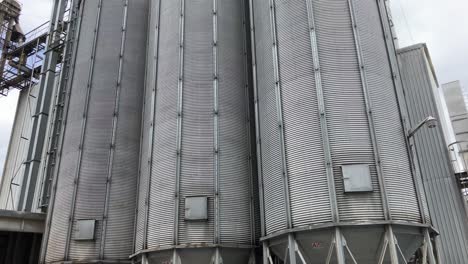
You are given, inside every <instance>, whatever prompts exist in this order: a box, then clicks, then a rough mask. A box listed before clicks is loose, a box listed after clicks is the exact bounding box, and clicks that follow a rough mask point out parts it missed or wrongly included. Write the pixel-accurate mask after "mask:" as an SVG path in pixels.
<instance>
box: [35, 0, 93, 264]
mask: <svg viewBox="0 0 468 264" xmlns="http://www.w3.org/2000/svg"><path fill="white" fill-rule="evenodd" d="M73 3H74V4H73V5H72V8H75V9H76V10H75V11H76V12H80V14H79V15H78V17H77V22H76V23H77V25H76V30H77V32H76V36H72V37H76V43H75V45H74V46H73V53H72V54H73V55H72V57H73V58H72V61H73V64H72V67H71V69H70V73H71V72H74V69H75V63H76V54H77V50H78V43H79V39H80V38H79V35H80V32H81V18H82V17H83V12H84V5H85V3H84V2H83V4H82V5H81V6H80V4H79V3H77V2H75V1H73ZM75 4H76V6H75ZM80 7H81V11H79V10H78V9H79V8H80ZM72 14H73V13H72ZM73 79H74V75H71V79H69V80H67V83H66V86H67V88H66V91H68V92H67V93H66V95H65V99H64V100H65V103H64V113H63V118H64V120H63V121H62V123H61V126H62V129H61V131H62V133H61V134H60V136H59V139H58V145H57V146H58V147H57V151H58V152H57V154H56V155H57V157H56V159H57V164H56V165H55V168H54V170H53V172H52V177H53V178H52V183H51V184H52V186H51V192H50V195H51V196H50V201H49V205H48V211H47V221H46V226H45V231H44V236H43V238H42V247H41V255H40V262H41V263H44V262H45V258H46V251H47V246H48V243H49V235H50V228H51V224H52V215H53V212H54V204H55V194H56V192H57V182H58V173H59V171H60V166H61V161H62V159H61V155H62V149H63V143H64V138H65V129H66V127H67V122H66V118H67V116H68V111H69V108H70V95H71V90H72V83H73Z"/></svg>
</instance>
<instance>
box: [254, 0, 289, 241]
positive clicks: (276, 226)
mask: <svg viewBox="0 0 468 264" xmlns="http://www.w3.org/2000/svg"><path fill="white" fill-rule="evenodd" d="M254 12H255V28H256V42H257V43H256V50H257V65H258V68H257V69H258V72H257V82H258V101H259V118H260V126H261V129H260V131H261V135H260V137H261V139H260V140H261V147H262V160H261V161H260V162H261V163H262V166H263V178H264V201H265V209H264V210H265V226H266V230H267V233H272V232H275V231H280V230H281V229H283V228H286V225H287V224H286V210H285V207H286V204H285V203H286V202H285V197H284V183H283V176H282V161H281V155H280V139H279V131H278V118H277V109H276V94H275V81H274V72H273V55H272V50H271V49H272V43H273V40H272V32H271V24H270V6H269V1H268V0H261V1H257V4H254Z"/></svg>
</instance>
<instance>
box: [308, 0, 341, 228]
mask: <svg viewBox="0 0 468 264" xmlns="http://www.w3.org/2000/svg"><path fill="white" fill-rule="evenodd" d="M306 1H307V16H308V22H309V33H310V45H311V50H312V60H313V63H314V69H315V78H314V79H315V89H316V93H317V102H318V108H319V114H320V128H321V131H322V144H323V151H324V155H325V168H326V173H327V179H328V192H329V195H330V207H331V209H332V212H331V213H332V218H333V222H335V223H337V222H339V221H340V217H339V212H338V204H337V199H336V191H335V179H334V176H333V165H332V157H331V149H330V139H329V138H328V127H327V116H326V112H325V99H324V95H323V86H322V74H321V69H320V58H319V53H318V52H319V51H318V41H317V31H316V27H315V16H314V6H313V4H312V0H306Z"/></svg>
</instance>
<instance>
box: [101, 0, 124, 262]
mask: <svg viewBox="0 0 468 264" xmlns="http://www.w3.org/2000/svg"><path fill="white" fill-rule="evenodd" d="M127 18H128V0H125V1H124V6H123V21H122V36H121V41H120V53H119V69H118V75H117V83H116V87H115V99H114V113H113V117H112V138H111V143H110V147H109V161H108V167H107V180H106V196H105V200H104V215H103V220H102V232H101V245H100V250H99V258H100V259H104V250H105V245H106V234H107V221H108V214H109V196H110V190H111V184H112V168H113V164H114V156H115V148H116V139H117V126H118V124H119V123H118V121H119V104H120V95H121V90H122V70H123V58H124V52H125V41H126V35H127V34H126V33H127Z"/></svg>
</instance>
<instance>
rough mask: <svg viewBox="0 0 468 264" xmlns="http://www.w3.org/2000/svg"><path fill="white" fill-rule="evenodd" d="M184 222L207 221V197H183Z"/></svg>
mask: <svg viewBox="0 0 468 264" xmlns="http://www.w3.org/2000/svg"><path fill="white" fill-rule="evenodd" d="M185 220H189V221H206V220H208V197H206V196H200V197H185Z"/></svg>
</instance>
